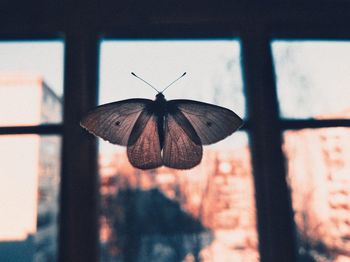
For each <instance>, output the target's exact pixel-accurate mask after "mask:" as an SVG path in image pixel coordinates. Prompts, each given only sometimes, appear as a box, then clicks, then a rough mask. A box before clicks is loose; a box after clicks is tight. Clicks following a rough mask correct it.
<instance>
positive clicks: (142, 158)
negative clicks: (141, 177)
mask: <svg viewBox="0 0 350 262" xmlns="http://www.w3.org/2000/svg"><path fill="white" fill-rule="evenodd" d="M127 155H128V159H129V161H130V163H131V164H132V165H133V166H134V167H136V168H140V169H152V168H157V167H160V166H162V165H163V161H162V158H161V146H160V141H159V134H158V127H157V116H156V115H155V114H153V113H152V112H151V111H149V110H144V111H142V113H141V114H140V116H139V118H138V119H137V121H136V123H135V125H134V127H133V129H132V131H131V135H130V137H129V140H128V147H127Z"/></svg>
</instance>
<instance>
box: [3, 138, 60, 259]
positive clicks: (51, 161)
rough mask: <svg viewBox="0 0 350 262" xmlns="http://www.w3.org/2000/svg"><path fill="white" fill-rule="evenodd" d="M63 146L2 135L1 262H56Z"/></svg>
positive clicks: (49, 140)
mask: <svg viewBox="0 0 350 262" xmlns="http://www.w3.org/2000/svg"><path fill="white" fill-rule="evenodd" d="M60 143H61V141H60V137H58V136H39V135H3V136H0V157H1V165H0V206H1V216H0V261H56V255H57V233H58V231H57V226H58V224H57V223H58V217H57V216H58V208H59V202H58V197H59V181H60V179H59V178H60Z"/></svg>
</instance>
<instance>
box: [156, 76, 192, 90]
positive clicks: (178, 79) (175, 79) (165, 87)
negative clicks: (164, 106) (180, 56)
mask: <svg viewBox="0 0 350 262" xmlns="http://www.w3.org/2000/svg"><path fill="white" fill-rule="evenodd" d="M185 75H186V72H185V73H183V74H182V75H181V76H180V77H178V78H176V79H175V80H174V81H173V82H171V83H170V84H169V85H168V86H167V87H165V88H164V89H163V90H162V92H160V93H163V92H164V91H165V90H167V89H168V88H169V86H171V85H172V84H174V83H175V82H176V81H177V80H179V79H180V78H183V77H184V76H185Z"/></svg>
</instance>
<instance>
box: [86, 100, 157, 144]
mask: <svg viewBox="0 0 350 262" xmlns="http://www.w3.org/2000/svg"><path fill="white" fill-rule="evenodd" d="M152 102H153V101H152V100H149V99H127V100H123V101H118V102H114V103H109V104H105V105H101V106H98V107H97V108H95V109H93V110H92V111H91V112H89V113H88V114H87V115H86V116H85V117H84V118H83V119H82V120H81V122H80V125H81V126H82V127H84V128H85V129H87V130H88V131H89V132H90V133H92V134H94V135H96V136H99V137H101V138H103V139H104V140H107V141H109V142H110V143H112V144H118V145H122V146H126V145H127V144H128V139H129V137H130V134H131V131H132V128H133V127H134V125H135V123H136V120H137V119H138V118H139V116H140V115H141V112H142V111H143V110H144V109H145V108H146V107H147V106H148V105H149V104H150V103H152Z"/></svg>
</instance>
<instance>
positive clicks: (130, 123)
mask: <svg viewBox="0 0 350 262" xmlns="http://www.w3.org/2000/svg"><path fill="white" fill-rule="evenodd" d="M132 74H133V75H134V76H135V77H137V78H139V79H141V80H142V81H143V82H145V83H147V84H148V85H150V84H149V83H148V82H146V81H144V80H143V79H142V78H140V77H138V76H137V75H136V74H134V73H132ZM185 74H186V73H184V74H183V75H182V76H181V77H183V76H184V75H185ZM181 77H179V78H178V79H180V78H181ZM178 79H176V80H175V81H173V82H172V83H171V84H170V85H172V84H173V83H174V82H176V81H177V80H178ZM170 85H168V86H167V87H166V88H165V89H163V91H161V92H159V91H158V90H157V89H156V88H154V87H153V86H152V85H150V86H151V87H152V88H154V89H155V90H156V91H157V92H158V94H157V95H156V98H155V100H154V101H152V100H150V99H142V98H133V99H127V100H122V101H117V102H113V103H109V104H104V105H100V106H98V107H96V108H95V109H93V110H92V111H90V112H89V113H87V114H86V116H84V117H83V118H82V120H81V122H80V125H81V126H82V127H83V128H85V129H86V130H87V131H89V132H90V133H92V134H94V135H96V136H98V137H101V138H102V139H104V140H107V141H109V142H110V143H112V144H117V145H122V146H126V147H127V156H128V159H129V162H130V163H131V165H132V166H134V167H136V168H139V169H144V170H146V169H153V168H157V167H161V166H163V165H164V166H167V167H170V168H174V169H190V168H192V167H195V166H196V165H198V164H199V163H200V162H201V160H202V155H203V147H202V145H209V144H213V143H215V142H218V141H220V140H222V139H224V138H226V137H227V136H229V135H231V134H232V133H233V132H235V131H236V130H237V129H238V128H239V127H241V126H242V124H243V121H242V119H241V118H240V117H239V116H238V115H236V114H235V113H234V112H233V111H231V110H229V109H227V108H224V107H220V106H216V105H213V104H208V103H203V102H199V101H193V100H185V99H178V100H169V101H167V100H166V99H165V97H164V95H163V92H164V91H165V90H166V89H167V88H168V87H169V86H170Z"/></svg>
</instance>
